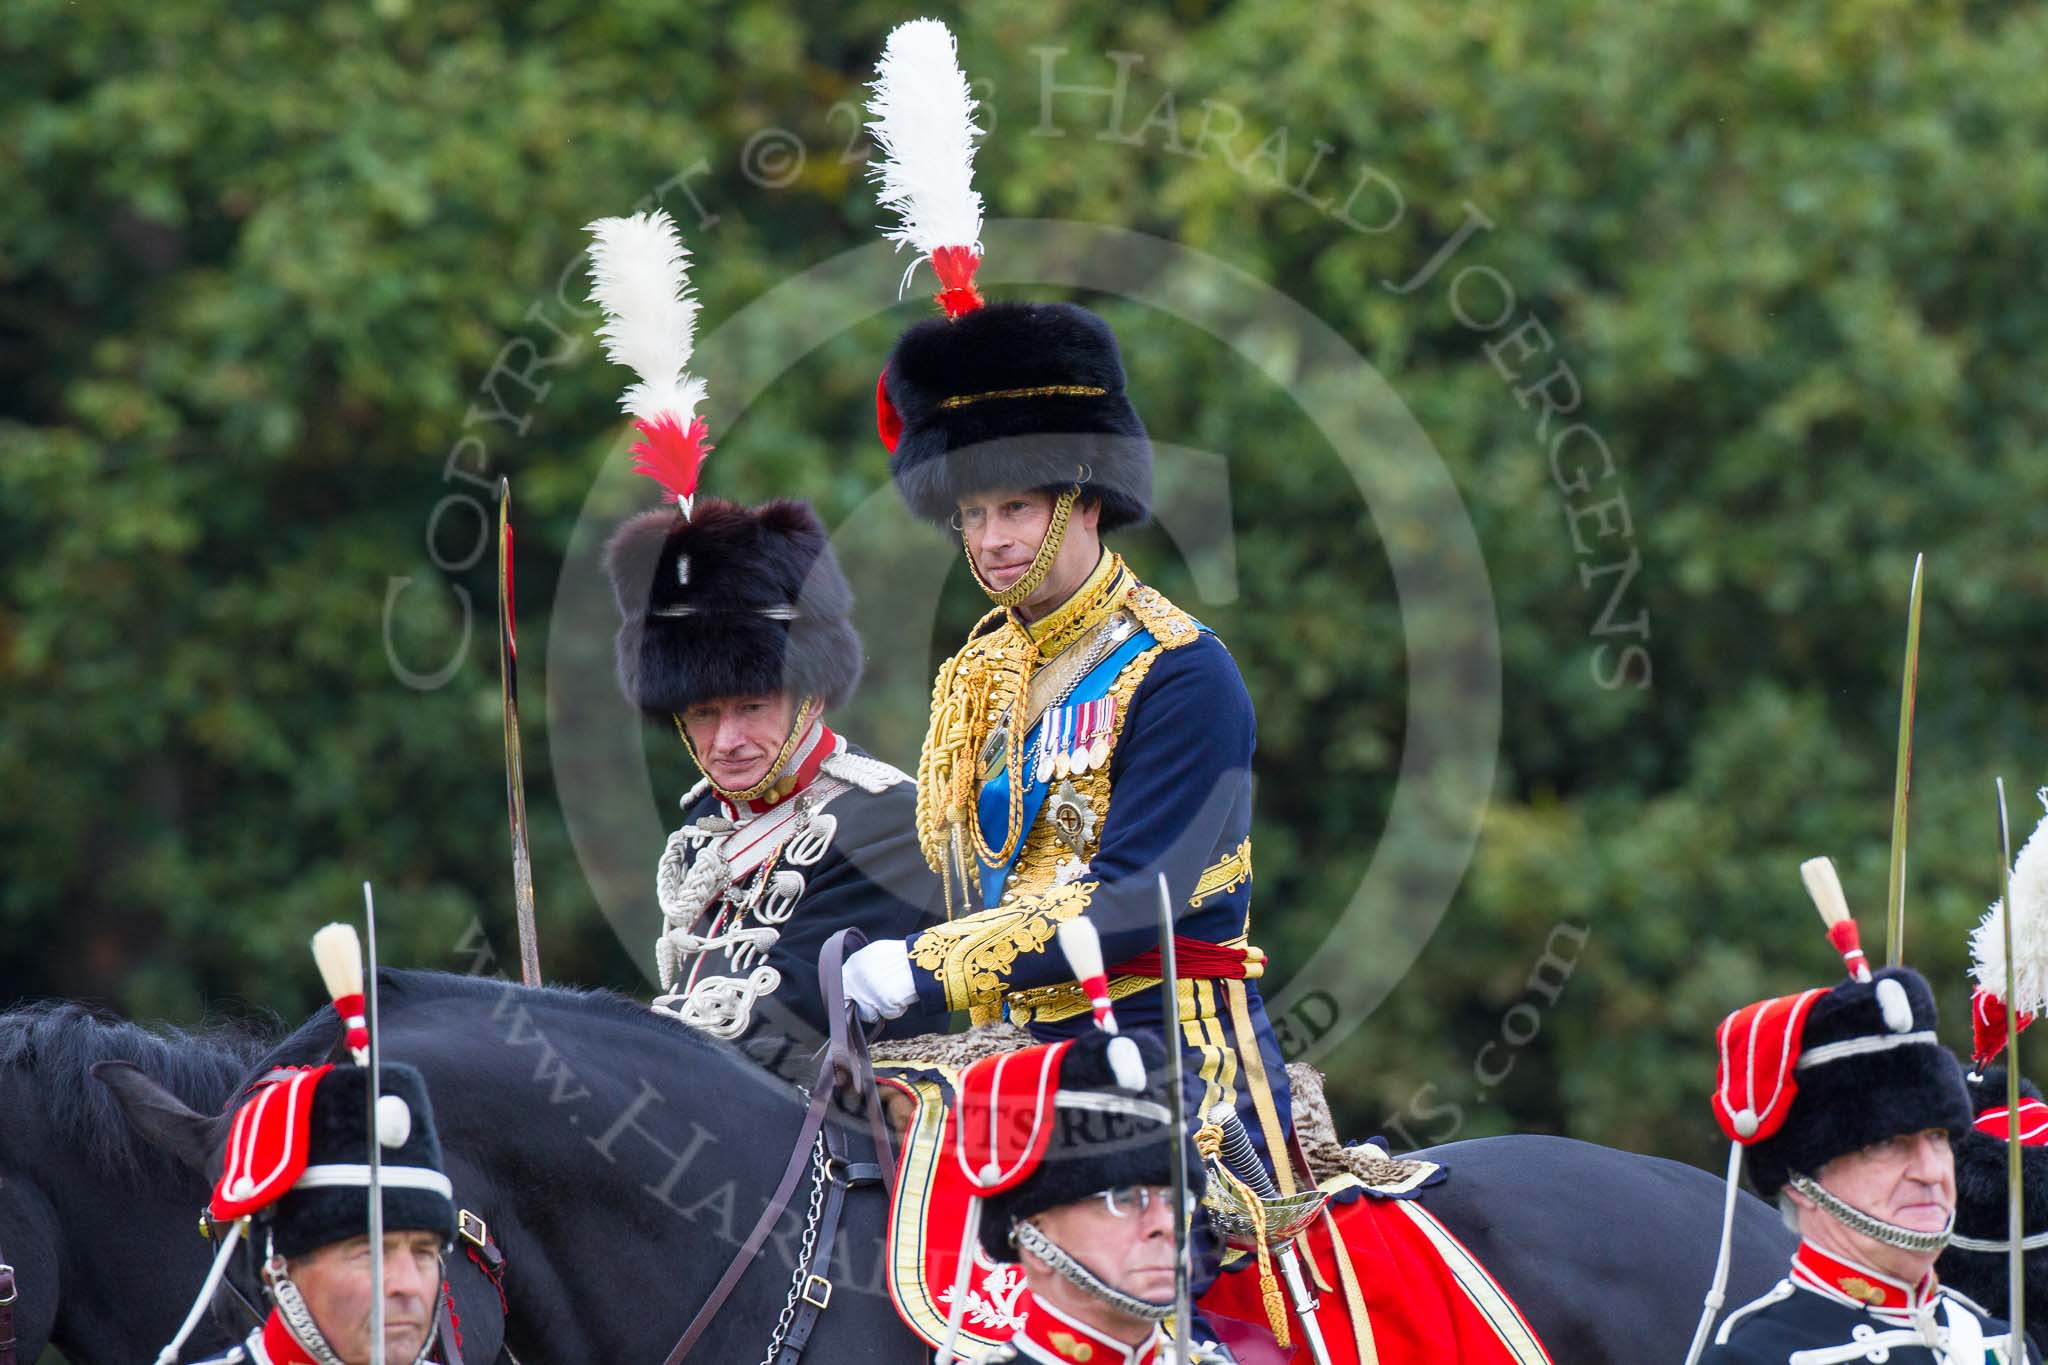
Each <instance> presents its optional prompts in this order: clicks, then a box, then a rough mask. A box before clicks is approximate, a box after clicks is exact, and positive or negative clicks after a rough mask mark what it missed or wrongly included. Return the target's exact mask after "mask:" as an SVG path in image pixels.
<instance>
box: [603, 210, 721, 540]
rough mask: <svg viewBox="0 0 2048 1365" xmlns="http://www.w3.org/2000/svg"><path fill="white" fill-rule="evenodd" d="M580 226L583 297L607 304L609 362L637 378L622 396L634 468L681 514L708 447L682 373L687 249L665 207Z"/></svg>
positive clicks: (690, 383)
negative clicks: (583, 231)
mask: <svg viewBox="0 0 2048 1365" xmlns="http://www.w3.org/2000/svg"><path fill="white" fill-rule="evenodd" d="M587 231H588V232H589V233H590V236H591V238H592V241H591V244H590V280H591V283H590V297H591V301H592V302H594V303H595V304H597V306H598V307H599V308H600V309H602V310H603V311H604V323H603V325H602V326H600V327H599V328H598V329H597V337H598V340H599V341H600V342H601V343H602V344H603V346H604V354H605V358H606V359H607V360H610V361H612V362H614V363H615V364H619V365H624V366H625V367H626V368H628V369H630V370H631V371H633V373H634V375H635V376H637V377H638V382H637V383H635V384H633V385H631V386H630V387H629V388H627V390H626V392H625V394H624V396H623V397H621V398H620V400H619V404H620V406H621V407H623V408H625V410H626V411H627V412H628V413H629V414H631V415H632V418H633V425H634V427H635V428H637V429H638V430H639V432H640V436H641V439H640V441H639V442H638V443H636V444H635V445H634V446H633V450H632V453H633V457H634V459H633V472H634V473H636V474H645V475H646V476H647V477H648V478H650V479H653V480H654V481H655V482H656V483H658V484H660V485H661V486H662V489H663V491H664V492H666V493H667V494H668V496H669V497H671V498H673V499H675V501H676V503H677V505H678V506H680V507H681V508H682V511H683V515H684V516H685V517H687V516H689V515H690V501H691V499H692V498H694V497H695V496H696V493H697V473H698V471H699V470H700V469H701V468H702V467H703V464H704V459H705V457H706V456H708V455H709V454H710V453H711V445H710V443H709V442H708V441H706V440H705V439H704V435H705V433H704V419H703V418H702V417H699V416H697V415H696V413H697V405H698V404H699V403H701V402H703V401H704V381H703V380H701V379H698V378H696V377H695V376H693V375H692V374H691V373H690V372H689V365H690V352H691V350H692V349H693V348H694V346H695V333H696V329H697V300H696V298H695V297H694V296H693V295H692V294H691V292H690V275H689V259H690V253H689V251H688V249H687V248H685V247H684V246H683V239H682V234H681V233H679V232H677V231H676V225H675V220H674V219H672V218H670V217H669V216H668V213H667V212H666V211H665V210H662V209H655V210H654V211H653V212H652V213H636V214H634V215H632V216H631V217H629V218H600V219H598V220H597V221H596V222H594V223H591V224H590V225H589V227H588V229H587Z"/></svg>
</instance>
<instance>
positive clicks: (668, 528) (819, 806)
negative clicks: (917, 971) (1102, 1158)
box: [590, 210, 939, 1066]
mask: <svg viewBox="0 0 2048 1365" xmlns="http://www.w3.org/2000/svg"><path fill="white" fill-rule="evenodd" d="M590 230H591V233H592V235H593V237H595V239H596V243H595V245H593V246H592V248H591V257H592V273H593V276H594V279H595V284H594V288H593V297H594V298H596V300H597V301H598V303H599V305H600V306H601V307H602V309H603V311H604V314H605V324H604V326H603V328H602V329H601V330H600V333H599V335H600V336H601V337H602V338H604V340H605V343H606V353H607V355H609V356H610V357H611V358H612V359H613V360H616V361H619V362H621V363H623V364H628V365H631V366H632V367H633V368H634V370H635V371H636V372H637V373H638V374H639V376H640V381H641V382H639V383H638V384H635V385H633V386H632V387H631V388H629V389H628V390H627V391H626V396H625V400H624V402H625V407H626V409H627V411H628V412H630V413H631V414H633V416H634V418H635V419H636V420H635V422H634V425H635V427H636V428H637V429H638V430H639V432H640V434H641V436H642V437H643V440H642V441H641V443H640V444H638V445H636V446H634V448H633V454H634V455H635V456H636V457H638V458H637V462H636V464H635V465H634V468H635V470H636V472H639V473H643V474H646V475H648V476H649V477H650V478H653V479H654V480H655V481H656V482H658V483H659V484H661V486H662V488H663V490H664V493H665V496H664V498H663V505H662V506H660V507H658V508H655V509H654V510H651V511H647V512H643V513H641V514H639V515H638V516H635V517H633V518H631V519H630V520H628V521H627V522H626V523H625V524H624V525H623V526H622V527H620V529H619V531H618V533H617V534H616V535H615V536H614V537H613V539H612V542H611V545H610V547H609V549H608V550H607V552H606V558H605V567H606V570H607V571H608V573H609V574H610V576H611V581H612V587H613V591H614V594H615V595H616V597H617V599H618V606H619V614H620V616H621V617H622V623H621V625H620V627H619V634H618V672H619V684H620V686H621V687H622V688H623V689H624V691H625V694H626V697H627V699H628V700H629V701H631V702H632V703H633V704H634V705H635V706H637V707H639V708H640V711H641V713H642V714H643V715H644V716H645V717H646V718H647V719H648V721H649V722H651V723H652V724H654V725H656V726H658V727H660V728H661V729H663V730H671V731H673V733H674V734H675V735H676V736H677V737H678V738H679V739H680V740H681V741H682V743H683V746H684V747H685V748H686V749H687V750H688V751H689V754H690V757H691V759H692V760H694V761H695V763H696V764H697V767H698V768H699V770H701V771H702V772H703V774H704V780H703V781H702V782H699V783H698V784H697V785H696V786H695V787H693V788H691V789H690V791H689V792H688V794H686V795H685V796H684V797H683V798H682V808H683V822H682V825H681V827H680V828H679V829H677V830H676V831H675V832H674V833H673V834H672V835H670V836H669V840H668V846H667V848H666V849H665V850H664V851H663V853H662V856H661V862H660V866H659V871H658V873H657V878H656V892H657V897H658V899H659V901H660V904H661V912H662V918H663V926H662V932H661V936H660V938H659V939H658V940H657V941H656V943H655V965H656V969H657V972H658V974H659V977H660V981H661V989H662V994H661V996H660V997H659V998H658V999H657V1000H656V1001H655V1002H654V1007H655V1009H657V1010H658V1011H660V1012H662V1013H665V1014H669V1015H672V1016H674V1017H675V1018H677V1019H680V1020H681V1021H682V1022H684V1023H686V1024H689V1025H691V1026H692V1027H694V1028H698V1029H701V1030H703V1031H704V1032H706V1033H709V1034H711V1035H713V1036H714V1037H718V1038H725V1039H738V1040H744V1045H745V1046H746V1047H747V1050H748V1051H749V1052H750V1053H753V1054H755V1055H757V1056H758V1057H759V1058H760V1059H761V1060H763V1061H765V1062H767V1063H768V1064H769V1065H771V1066H777V1065H779V1063H780V1061H781V1059H782V1058H783V1057H785V1056H788V1055H790V1054H792V1053H793V1052H795V1051H797V1050H800V1049H801V1050H808V1045H809V1044H810V1043H813V1042H815V1041H816V1040H817V1039H819V1038H821V1037H822V1036H823V1035H824V1034H825V1032H826V1020H825V1016H824V1005H823V1000H822V995H821V992H820V989H819V985H818V953H819V950H820V949H821V948H823V947H824V945H825V941H826V940H827V939H829V938H830V937H831V936H832V935H833V934H834V933H835V932H837V931H838V930H840V929H842V928H846V927H848V926H858V927H859V928H861V929H863V930H865V931H866V933H867V934H868V936H869V937H870V938H880V939H901V938H903V937H905V936H906V935H909V934H914V933H916V932H917V931H918V930H920V929H922V928H923V927H925V925H926V924H928V923H929V922H930V917H929V915H928V914H927V907H929V906H932V905H933V904H934V903H935V902H937V900H938V898H939V897H938V883H937V880H936V879H935V878H934V876H933V874H932V873H931V871H930V869H928V868H927V867H926V866H925V862H924V858H923V855H922V854H921V853H920V851H919V849H918V845H917V835H916V795H915V792H916V789H915V786H914V785H913V784H912V782H911V780H910V778H909V777H908V776H907V775H906V774H904V773H902V772H899V771H898V770H897V769H895V768H893V767H891V766H889V765H888V764H887V763H884V762H882V761H881V760H879V759H876V758H873V757H870V756H869V755H867V754H865V753H863V752H862V751H861V750H860V749H858V748H856V747H855V746H853V745H850V744H849V743H847V741H846V740H845V739H844V738H843V737H841V736H839V735H837V734H835V733H833V731H832V729H831V728H830V727H829V726H828V725H827V724H826V721H825V717H826V714H827V713H828V712H829V711H832V710H836V709H837V708H838V707H840V706H842V705H843V704H844V703H845V702H846V700H847V698H848V697H849V696H851V695H852V693H853V689H854V686H855V684H856V683H858V682H859V680H860V673H861V643H860V637H859V636H858V635H856V634H855V633H854V629H853V624H852V622H851V620H850V617H851V615H852V611H853V592H852V589H851V588H849V587H848V586H847V582H846V576H845V575H844V574H842V573H841V572H840V569H839V562H838V560H837V559H836V558H835V557H834V555H833V553H832V544H831V541H830V540H828V539H827V537H826V534H825V528H824V527H823V526H822V525H821V524H820V523H819V521H818V518H817V516H816V514H815V513H813V512H812V510H811V509H810V507H809V505H807V504H805V503H801V502H770V503H767V504H765V505H763V506H760V507H755V508H748V507H742V506H740V505H738V504H736V503H732V502H726V501H723V500H720V499H716V498H699V497H697V496H696V492H697V475H698V471H699V468H700V467H701V465H702V463H703V461H704V459H705V457H706V456H707V455H708V454H709V453H710V451H711V446H710V444H709V443H708V442H707V441H706V439H705V428H704V419H703V418H701V417H696V416H694V415H693V410H694V408H695V405H696V404H697V403H698V402H699V401H701V399H702V398H703V396H704V395H703V385H702V382H701V381H699V380H696V379H693V378H691V377H690V376H689V375H688V373H687V372H686V371H685V370H684V368H683V367H684V365H685V364H686V363H687V362H688V360H689V357H690V354H691V348H692V343H691V331H692V327H693V321H692V320H693V317H694V313H695V308H696V305H695V303H694V301H692V300H691V299H690V298H689V287H688V282H687V279H686V276H685V272H684V268H683V262H684V261H685V260H686V259H687V253H686V252H685V251H684V249H683V246H682V242H681V239H680V237H679V236H678V235H677V232H676V228H675V224H674V223H673V222H672V221H671V220H670V219H669V217H668V215H667V214H666V213H664V212H662V211H660V210H656V211H654V212H653V213H649V214H635V215H633V216H632V217H630V218H607V219H600V220H599V221H597V222H595V223H592V224H591V225H590ZM928 1028H929V1021H921V1020H918V1019H915V1018H911V1019H906V1020H904V1021H903V1022H902V1023H901V1024H899V1025H898V1026H897V1031H898V1032H903V1033H915V1032H922V1031H927V1030H928ZM792 1040H793V1041H794V1043H795V1044H796V1045H797V1046H796V1047H792V1046H791V1043H792Z"/></svg>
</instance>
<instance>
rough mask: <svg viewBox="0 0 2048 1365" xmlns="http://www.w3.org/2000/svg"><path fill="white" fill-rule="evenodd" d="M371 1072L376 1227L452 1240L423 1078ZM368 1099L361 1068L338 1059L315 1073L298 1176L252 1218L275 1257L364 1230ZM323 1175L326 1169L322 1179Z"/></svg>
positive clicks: (449, 1204) (402, 1071)
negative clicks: (265, 1228) (378, 1150)
mask: <svg viewBox="0 0 2048 1365" xmlns="http://www.w3.org/2000/svg"><path fill="white" fill-rule="evenodd" d="M379 1076H380V1084H379V1086H378V1091H377V1126H378V1134H377V1137H378V1139H379V1140H381V1142H382V1147H383V1151H382V1157H381V1165H382V1168H383V1193H384V1199H383V1204H384V1228H385V1231H387V1232H394V1231H416V1232H432V1233H435V1234H437V1235H438V1236H439V1237H440V1238H441V1239H442V1240H443V1241H452V1240H453V1239H454V1236H455V1202H454V1200H453V1198H452V1197H451V1195H450V1192H449V1188H448V1182H447V1176H446V1174H445V1172H443V1170H442V1166H441V1139H440V1136H439V1135H438V1134H437V1133H436V1132H435V1130H434V1111H433V1107H432V1106H431V1105H430V1104H429V1103H428V1101H427V1083H426V1080H425V1078H424V1077H422V1076H421V1075H420V1073H419V1072H418V1071H416V1070H414V1069H413V1068H412V1067H410V1066H407V1065H405V1064H404V1063H402V1062H386V1063H384V1064H383V1066H382V1067H380V1068H379ZM368 1101H369V1072H368V1070H367V1069H366V1068H364V1067H360V1066H338V1067H335V1068H334V1069H333V1070H331V1071H329V1072H328V1073H327V1074H326V1075H324V1076H322V1077H321V1078H320V1080H319V1084H318V1087H317V1088H316V1089H315V1090H314V1092H313V1099H312V1107H311V1111H310V1120H309V1131H308V1138H307V1145H306V1174H305V1175H304V1176H301V1177H300V1179H299V1181H298V1182H297V1183H296V1184H295V1185H294V1186H293V1187H292V1188H291V1189H289V1190H287V1191H286V1192H285V1193H284V1194H283V1195H281V1196H280V1197H279V1198H278V1199H277V1200H276V1202H274V1203H272V1204H271V1205H269V1206H268V1208H267V1209H266V1210H265V1211H264V1212H263V1213H262V1214H260V1215H259V1218H263V1219H268V1220H269V1224H270V1228H269V1231H270V1237H271V1241H272V1244H273V1245H274V1246H275V1247H276V1249H277V1252H278V1254H280V1255H282V1256H286V1257H293V1256H301V1255H304V1254H305V1253H306V1252H309V1251H313V1250H316V1249H318V1248H320V1247H323V1246H327V1245H329V1244H330V1243H333V1242H342V1241H347V1240H348V1239H349V1238H351V1237H361V1236H363V1235H364V1234H365V1233H366V1232H367V1231H368V1229H369V1225H370V1200H369V1189H368V1185H367V1183H366V1178H364V1177H362V1176H361V1170H362V1168H364V1167H366V1166H367V1165H368V1164H369V1160H370V1142H371V1141H372V1137H371V1134H370V1132H369V1116H368V1112H367V1111H368ZM323 1172H330V1173H332V1174H331V1177H330V1178H331V1183H329V1179H328V1178H323ZM435 1177H438V1179H436V1178H435Z"/></svg>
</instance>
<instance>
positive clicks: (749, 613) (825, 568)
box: [605, 498, 861, 723]
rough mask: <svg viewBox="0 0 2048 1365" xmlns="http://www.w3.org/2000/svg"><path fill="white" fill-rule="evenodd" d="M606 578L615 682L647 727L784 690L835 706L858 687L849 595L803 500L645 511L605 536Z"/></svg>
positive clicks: (708, 502)
mask: <svg viewBox="0 0 2048 1365" xmlns="http://www.w3.org/2000/svg"><path fill="white" fill-rule="evenodd" d="M605 570H606V572H607V573H608V574H609V575H610V576H611V581H612V591H613V594H614V596H615V597H616V599H617V601H618V607H619V616H620V624H619V633H618V639H617V655H618V673H619V686H620V688H621V689H622V690H623V691H624V692H625V694H626V697H627V699H628V700H629V701H631V702H632V703H633V704H634V705H635V706H637V707H639V708H640V711H641V713H642V714H643V715H645V716H646V717H647V718H648V719H649V720H652V721H656V722H660V723H667V720H668V718H669V717H670V716H672V715H678V714H681V713H682V712H683V711H684V710H686V709H687V708H689V707H690V706H692V705H694V704H695V703H697V702H702V701H709V700H712V699H714V698H718V697H741V696H760V695H763V694H766V693H771V692H783V691H787V692H788V693H790V694H791V695H792V696H795V697H817V698H819V699H820V700H821V701H823V703H824V704H825V705H826V706H827V707H828V708H830V707H836V706H839V705H842V704H843V703H844V702H845V701H846V700H847V698H848V697H850V696H851V695H852V694H853V690H854V688H855V686H856V685H857V684H858V683H859V682H860V674H861V645H860V637H859V636H858V635H857V634H856V633H855V632H854V629H853V623H852V620H851V619H850V618H851V616H852V612H853V589H852V588H851V587H849V586H848V584H847V581H846V575H845V574H844V573H843V572H841V571H840V568H839V561H838V559H837V557H836V556H835V555H834V554H833V553H832V542H831V541H830V540H829V539H828V538H827V537H826V534H825V528H824V526H823V525H821V524H820V523H819V521H818V518H817V515H816V513H814V512H812V511H811V509H810V506H809V505H808V504H806V503H802V502H793V501H779V502H770V503H766V504H764V505H762V506H760V507H757V508H747V507H741V506H739V505H738V504H736V503H731V502H725V501H723V500H720V499H715V498H712V499H704V500H701V501H699V502H698V503H697V504H696V505H695V507H693V508H692V511H691V514H690V515H689V516H683V515H682V514H681V513H680V511H678V510H677V509H674V508H665V507H664V508H655V509H653V510H652V511H647V512H642V513H640V514H639V515H638V516H635V517H633V518H631V519H630V520H628V521H627V522H626V523H625V524H624V525H622V526H621V527H620V528H619V530H618V533H617V534H616V535H615V536H614V537H613V538H612V542H611V545H610V546H609V548H608V549H607V551H606V553H605Z"/></svg>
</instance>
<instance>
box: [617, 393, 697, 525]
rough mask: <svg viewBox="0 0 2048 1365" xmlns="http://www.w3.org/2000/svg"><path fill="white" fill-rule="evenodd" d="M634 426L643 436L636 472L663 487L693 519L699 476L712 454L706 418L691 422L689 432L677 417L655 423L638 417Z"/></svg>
mask: <svg viewBox="0 0 2048 1365" xmlns="http://www.w3.org/2000/svg"><path fill="white" fill-rule="evenodd" d="M633 426H634V428H635V429H636V430H638V431H639V433H640V435H641V437H642V439H641V440H639V441H638V442H636V443H635V444H634V446H633V449H632V452H631V453H632V455H633V472H634V473H635V474H645V475H646V476H647V477H648V478H650V479H652V480H654V481H655V482H656V483H658V484H660V485H661V486H662V488H663V489H665V490H666V491H667V493H668V495H669V496H670V497H672V498H674V499H675V500H676V501H677V502H678V503H680V504H682V508H683V515H684V516H686V517H687V516H689V515H690V499H691V498H693V497H695V496H696V493H697V473H698V471H699V470H700V469H702V468H703V466H704V460H705V458H706V457H707V456H709V455H710V454H711V451H712V446H711V443H710V442H709V441H707V440H705V439H704V436H705V429H704V419H703V418H702V417H696V418H693V419H691V422H690V425H689V427H688V428H687V429H685V428H684V426H683V424H682V422H681V421H680V420H678V419H677V418H676V417H675V416H674V414H672V413H663V414H661V416H659V417H657V418H655V419H654V420H653V421H648V420H647V419H646V418H644V417H640V418H635V419H634V420H633Z"/></svg>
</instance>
